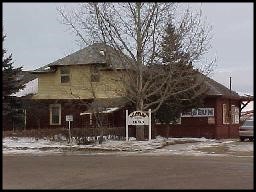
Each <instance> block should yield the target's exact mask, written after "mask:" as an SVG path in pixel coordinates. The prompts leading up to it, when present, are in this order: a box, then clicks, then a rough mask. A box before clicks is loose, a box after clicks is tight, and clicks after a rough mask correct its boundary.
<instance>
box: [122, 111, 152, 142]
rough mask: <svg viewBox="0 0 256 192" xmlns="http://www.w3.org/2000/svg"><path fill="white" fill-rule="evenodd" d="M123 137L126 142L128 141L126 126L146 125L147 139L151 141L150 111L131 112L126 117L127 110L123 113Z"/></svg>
mask: <svg viewBox="0 0 256 192" xmlns="http://www.w3.org/2000/svg"><path fill="white" fill-rule="evenodd" d="M125 119H126V124H125V135H126V141H128V140H129V139H128V135H129V129H128V125H148V139H149V140H151V109H149V110H148V113H146V112H143V111H133V112H132V113H130V114H129V115H128V110H126V112H125Z"/></svg>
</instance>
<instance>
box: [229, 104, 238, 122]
mask: <svg viewBox="0 0 256 192" xmlns="http://www.w3.org/2000/svg"><path fill="white" fill-rule="evenodd" d="M231 118H232V124H239V108H238V107H236V106H235V105H232V106H231Z"/></svg>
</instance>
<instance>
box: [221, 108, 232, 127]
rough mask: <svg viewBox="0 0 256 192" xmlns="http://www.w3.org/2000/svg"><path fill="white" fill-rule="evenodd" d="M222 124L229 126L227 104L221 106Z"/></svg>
mask: <svg viewBox="0 0 256 192" xmlns="http://www.w3.org/2000/svg"><path fill="white" fill-rule="evenodd" d="M222 115H223V124H229V122H230V121H229V119H230V118H229V109H228V105H227V104H223V114H222Z"/></svg>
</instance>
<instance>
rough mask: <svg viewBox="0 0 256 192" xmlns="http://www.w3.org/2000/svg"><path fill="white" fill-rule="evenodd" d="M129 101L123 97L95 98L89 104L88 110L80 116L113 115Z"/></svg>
mask: <svg viewBox="0 0 256 192" xmlns="http://www.w3.org/2000/svg"><path fill="white" fill-rule="evenodd" d="M128 102H129V101H128V100H127V99H126V98H125V97H117V98H97V99H94V101H93V102H91V103H90V104H89V108H88V109H87V110H86V111H84V112H82V113H80V115H86V114H92V113H113V112H114V111H117V110H119V109H121V108H123V107H124V106H125V105H126V104H127V103H128Z"/></svg>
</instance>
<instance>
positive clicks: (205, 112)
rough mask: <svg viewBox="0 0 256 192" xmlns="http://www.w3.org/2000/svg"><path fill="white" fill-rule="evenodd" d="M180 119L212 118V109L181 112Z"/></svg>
mask: <svg viewBox="0 0 256 192" xmlns="http://www.w3.org/2000/svg"><path fill="white" fill-rule="evenodd" d="M181 117H214V108H197V109H192V110H191V111H188V112H183V113H182V114H181Z"/></svg>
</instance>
